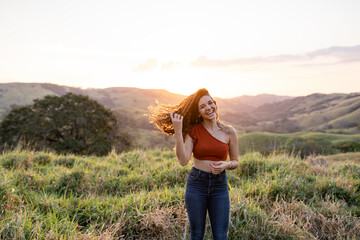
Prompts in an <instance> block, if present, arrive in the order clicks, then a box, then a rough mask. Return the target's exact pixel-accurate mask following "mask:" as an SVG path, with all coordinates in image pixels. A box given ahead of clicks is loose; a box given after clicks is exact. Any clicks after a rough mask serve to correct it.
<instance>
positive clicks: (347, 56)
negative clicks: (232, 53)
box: [190, 45, 360, 67]
mask: <svg viewBox="0 0 360 240" xmlns="http://www.w3.org/2000/svg"><path fill="white" fill-rule="evenodd" d="M318 57H327V58H333V59H334V60H335V61H336V62H335V63H345V62H356V61H360V45H356V46H352V47H338V46H334V47H330V48H325V49H320V50H317V51H313V52H309V53H305V54H303V55H276V56H270V57H255V58H236V59H226V60H224V59H209V58H207V57H206V56H201V57H199V58H198V59H196V60H194V61H192V62H191V63H190V64H191V65H192V66H195V67H230V66H239V65H260V64H268V63H285V62H304V61H305V62H306V61H311V60H314V59H316V58H318ZM325 64H327V63H325ZM331 64H334V62H332V63H331Z"/></svg>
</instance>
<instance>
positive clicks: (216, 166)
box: [149, 89, 238, 240]
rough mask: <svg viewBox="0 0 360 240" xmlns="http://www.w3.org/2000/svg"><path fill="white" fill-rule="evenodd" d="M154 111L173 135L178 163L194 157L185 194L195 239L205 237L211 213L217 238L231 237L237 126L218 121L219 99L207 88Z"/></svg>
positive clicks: (164, 129)
mask: <svg viewBox="0 0 360 240" xmlns="http://www.w3.org/2000/svg"><path fill="white" fill-rule="evenodd" d="M150 111H151V113H152V114H151V115H149V117H150V119H151V121H150V122H151V123H154V124H155V125H156V126H157V127H158V128H159V129H160V130H161V131H162V132H163V133H165V134H167V135H173V134H175V149H176V150H175V151H176V157H177V159H178V161H179V162H180V164H181V165H182V166H186V165H187V164H188V163H189V160H190V158H191V154H192V153H193V156H194V164H193V167H192V169H191V171H190V173H189V176H188V180H187V186H186V192H185V204H186V209H187V213H188V217H189V223H190V232H191V239H192V240H195V239H203V237H204V231H205V222H206V213H207V211H208V212H209V217H210V222H211V229H212V234H213V238H214V239H215V240H216V239H227V232H228V225H229V210H230V203H229V192H228V186H227V176H226V171H225V170H232V169H235V168H237V166H238V143H237V134H236V131H235V129H234V128H232V127H230V126H226V125H224V124H223V123H222V122H220V120H219V117H218V108H217V105H216V102H215V101H214V100H213V99H212V97H211V96H210V94H209V92H208V91H207V90H206V89H200V90H198V91H197V92H196V93H194V94H192V95H190V96H188V97H187V98H186V99H184V100H183V101H182V102H181V103H180V104H179V105H176V106H166V105H159V106H157V107H152V108H150ZM228 152H229V155H230V161H229V162H226V159H227V155H228Z"/></svg>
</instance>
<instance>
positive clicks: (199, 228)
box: [185, 167, 230, 240]
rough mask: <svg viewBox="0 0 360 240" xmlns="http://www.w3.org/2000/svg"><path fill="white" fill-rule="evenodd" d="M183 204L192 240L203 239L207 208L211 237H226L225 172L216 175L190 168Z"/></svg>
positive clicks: (227, 205) (226, 202)
mask: <svg viewBox="0 0 360 240" xmlns="http://www.w3.org/2000/svg"><path fill="white" fill-rule="evenodd" d="M185 204H186V210H187V213H188V217H189V223H190V232H191V238H190V239H191V240H198V239H203V238H204V232H205V223H206V212H207V211H208V212H209V217H210V223H211V230H212V235H213V238H214V240H220V239H221V240H224V239H227V232H228V227H229V211H230V201H229V191H228V185H227V177H226V172H225V171H223V172H222V173H220V174H217V175H216V174H212V173H208V172H204V171H201V170H199V169H197V168H195V167H193V168H192V169H191V171H190V173H189V177H188V180H187V185H186V192H185Z"/></svg>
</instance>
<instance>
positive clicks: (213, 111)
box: [206, 110, 214, 115]
mask: <svg viewBox="0 0 360 240" xmlns="http://www.w3.org/2000/svg"><path fill="white" fill-rule="evenodd" d="M213 112H214V110H212V111H211V112H208V113H206V115H210V114H212V113H213Z"/></svg>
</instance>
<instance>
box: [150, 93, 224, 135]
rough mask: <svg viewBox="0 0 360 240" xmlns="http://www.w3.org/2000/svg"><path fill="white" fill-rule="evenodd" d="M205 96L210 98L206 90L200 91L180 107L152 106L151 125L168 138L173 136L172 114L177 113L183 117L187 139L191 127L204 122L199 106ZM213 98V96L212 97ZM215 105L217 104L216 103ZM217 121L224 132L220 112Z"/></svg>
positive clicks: (181, 103)
mask: <svg viewBox="0 0 360 240" xmlns="http://www.w3.org/2000/svg"><path fill="white" fill-rule="evenodd" d="M203 96H210V94H209V92H208V91H207V90H206V89H205V88H202V89H199V90H198V91H196V92H195V93H193V94H191V95H190V96H188V97H186V98H185V99H184V100H182V101H181V102H180V104H178V105H165V104H158V105H157V106H155V107H154V106H150V107H149V111H150V113H151V114H148V115H147V116H148V117H149V119H150V123H153V124H154V125H155V126H156V127H157V128H158V129H159V130H160V132H162V133H165V134H166V135H168V136H171V135H173V134H174V133H175V132H174V126H173V124H172V122H171V118H170V113H171V112H175V113H178V114H180V115H182V116H183V128H182V133H183V136H184V138H185V136H186V134H187V132H188V130H189V129H190V127H192V126H194V125H195V124H198V123H201V122H202V121H203V119H202V117H201V116H200V113H199V109H198V104H199V100H200V98H201V97H203ZM210 97H211V96H210ZM214 103H215V105H216V102H215V101H214ZM216 120H217V123H218V126H219V127H220V128H221V129H222V130H223V131H224V130H225V129H224V124H223V123H221V122H220V120H219V115H218V112H217V111H216Z"/></svg>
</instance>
